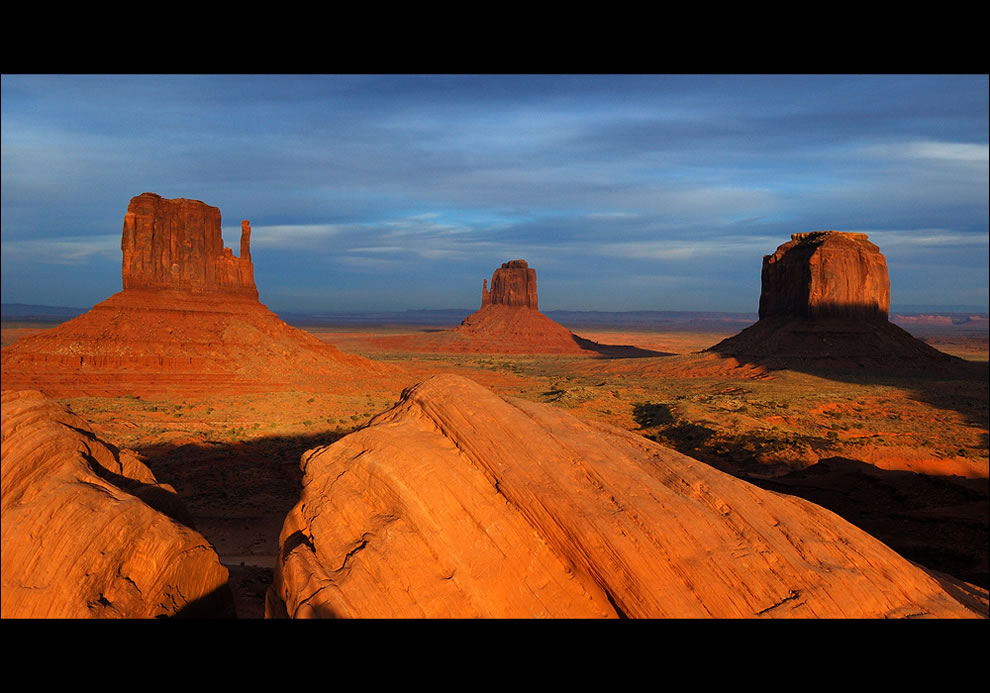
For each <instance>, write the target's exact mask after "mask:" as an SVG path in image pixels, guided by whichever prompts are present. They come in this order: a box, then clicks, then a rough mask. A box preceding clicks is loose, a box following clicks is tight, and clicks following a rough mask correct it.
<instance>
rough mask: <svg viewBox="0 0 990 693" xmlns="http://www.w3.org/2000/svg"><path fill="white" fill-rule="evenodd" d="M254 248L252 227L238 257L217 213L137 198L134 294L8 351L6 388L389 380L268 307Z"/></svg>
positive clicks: (131, 260)
mask: <svg viewBox="0 0 990 693" xmlns="http://www.w3.org/2000/svg"><path fill="white" fill-rule="evenodd" d="M250 236H251V228H250V224H249V223H248V222H247V221H244V222H243V223H242V224H241V256H240V257H234V256H233V253H232V251H231V250H230V249H229V248H224V247H223V239H222V235H221V219H220V210H219V209H217V208H216V207H211V206H209V205H207V204H204V203H202V202H199V201H197V200H185V199H177V200H167V199H165V198H162V197H160V196H159V195H155V194H154V193H144V194H142V195H138V196H137V197H135V198H133V199H132V200H131V202H130V205H129V206H128V210H127V214H126V215H125V217H124V228H123V235H122V240H121V249H122V251H123V262H122V279H123V286H124V289H123V291H121V292H119V293H117V294H114V295H113V296H111V297H110V298H108V299H107V300H106V301H103V302H102V303H99V304H97V305H96V306H94V307H93V309H92V310H90V311H89V312H88V313H85V314H83V315H80V316H79V317H77V318H75V319H73V320H69V321H68V322H65V323H63V324H61V325H59V326H58V327H56V328H54V329H52V330H48V331H46V332H43V333H41V334H38V335H35V336H32V337H27V338H24V339H21V340H18V341H17V342H16V343H15V344H12V345H11V346H9V347H6V348H5V349H4V350H3V353H2V357H0V364H2V371H3V382H4V387H5V388H7V389H37V390H41V391H42V392H44V393H45V394H48V395H51V396H58V397H74V396H120V395H131V394H138V395H144V396H166V397H167V396H174V395H203V394H214V393H217V392H225V393H232V392H245V391H261V392H264V391H271V390H284V389H288V388H290V387H295V388H297V389H298V388H302V389H305V388H314V387H320V386H321V385H324V384H326V383H329V382H333V381H335V380H339V379H340V378H354V377H363V376H366V375H374V374H376V373H379V374H380V373H382V372H383V371H384V370H385V369H386V368H387V367H386V366H384V365H380V364H375V363H374V362H372V361H369V360H367V359H363V358H360V357H357V356H351V355H347V354H342V353H340V352H339V351H337V349H336V348H335V347H333V346H332V345H329V344H325V343H323V342H321V341H320V340H319V339H317V338H316V337H314V336H313V335H311V334H308V333H306V332H303V331H302V330H298V329H296V328H294V327H291V326H289V325H287V324H285V323H284V322H282V321H281V320H279V319H278V316H277V315H275V314H274V313H272V312H271V311H270V310H268V308H266V307H265V306H264V305H262V304H261V303H260V302H259V301H258V291H257V289H256V288H255V284H254V267H253V265H252V263H251V251H250Z"/></svg>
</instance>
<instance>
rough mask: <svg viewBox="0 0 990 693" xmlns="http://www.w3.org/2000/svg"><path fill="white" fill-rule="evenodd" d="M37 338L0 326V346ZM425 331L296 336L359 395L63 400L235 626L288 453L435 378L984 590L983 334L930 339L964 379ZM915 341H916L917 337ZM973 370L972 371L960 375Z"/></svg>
mask: <svg viewBox="0 0 990 693" xmlns="http://www.w3.org/2000/svg"><path fill="white" fill-rule="evenodd" d="M47 327H49V325H40V324H38V323H30V324H28V323H19V324H18V323H5V324H4V325H3V326H2V344H3V346H6V345H7V344H10V343H12V342H13V341H15V340H16V339H18V338H20V337H23V336H26V335H28V334H33V333H34V332H37V331H39V330H40V329H44V328H47ZM436 329H438V328H436V327H428V328H427V327H423V328H418V327H411V326H408V325H403V326H391V327H373V328H372V327H361V328H350V327H339V328H327V327H320V328H310V329H309V331H311V332H312V333H314V334H315V335H316V336H318V337H319V338H320V339H323V340H324V341H328V342H331V343H333V344H335V345H336V346H337V348H338V349H340V350H341V351H343V352H348V353H354V354H359V355H362V356H366V357H368V358H371V359H375V360H380V361H386V362H389V363H394V364H396V365H398V366H400V367H401V369H402V370H401V375H396V376H395V377H391V378H389V379H387V380H382V381H381V382H380V383H377V384H376V385H375V386H374V387H372V388H363V389H358V388H355V387H354V386H352V385H351V384H349V383H346V382H342V383H340V387H339V388H334V391H333V392H316V393H314V392H279V393H269V394H253V395H238V396H220V395H218V396H214V397H206V398H189V399H181V400H168V401H164V400H151V399H141V398H137V397H121V398H73V399H64V400H61V401H62V402H63V403H64V404H66V405H68V406H69V407H70V408H71V409H72V410H73V411H75V412H76V413H77V414H79V415H81V416H83V417H85V418H86V419H88V420H89V421H90V422H91V423H92V425H93V428H94V430H95V431H96V432H97V434H98V435H100V436H101V437H102V438H103V439H104V440H105V441H107V442H109V443H112V444H114V445H116V446H118V447H120V448H129V449H132V450H134V451H136V452H138V453H139V454H140V455H141V456H142V457H143V458H144V459H145V461H146V463H147V464H148V466H149V467H150V468H151V469H152V470H153V471H154V473H155V475H156V476H157V477H158V479H159V480H160V481H162V482H165V483H169V484H172V485H173V486H174V487H175V488H176V490H177V491H178V493H179V495H180V496H181V498H182V499H183V501H184V502H185V504H186V506H187V508H188V509H189V511H190V513H191V515H192V517H193V519H194V522H195V526H196V529H198V530H199V531H200V532H202V533H203V534H204V535H205V536H206V537H207V539H209V540H210V541H211V542H212V543H213V545H214V546H215V547H216V549H217V552H218V553H219V554H220V557H221V560H222V561H223V562H224V563H225V564H226V565H227V566H228V568H229V569H230V573H231V586H232V588H233V590H234V594H235V599H236V606H237V610H238V614H239V616H240V617H242V618H257V617H261V616H262V615H263V613H264V592H265V589H266V588H267V586H268V584H270V582H271V579H272V567H273V564H274V556H275V554H276V551H277V543H278V534H279V531H280V529H281V525H282V521H283V519H284V518H285V515H286V513H287V512H288V511H289V509H290V508H291V507H292V505H293V504H294V503H295V502H296V499H297V498H298V495H299V489H300V483H301V472H300V470H299V468H298V461H299V457H300V455H301V454H302V453H303V452H304V451H306V450H308V449H310V448H313V447H316V446H320V445H327V444H330V443H332V442H334V441H335V440H337V439H338V438H340V437H341V436H343V435H346V434H347V433H349V432H350V431H352V430H354V429H355V428H357V427H360V426H362V425H363V424H364V423H366V422H367V421H368V420H369V419H370V418H371V417H373V416H374V415H375V414H377V413H379V412H381V411H383V410H385V409H387V408H388V407H389V406H391V405H392V404H393V403H394V402H395V401H396V400H397V399H398V397H399V394H400V393H401V391H402V390H403V389H404V388H405V387H408V386H410V385H413V384H415V383H417V382H419V381H421V380H423V379H424V378H425V377H427V376H429V375H431V374H434V373H440V372H454V373H459V374H462V375H465V376H467V377H469V378H472V379H474V380H476V381H477V382H479V383H481V384H483V385H486V386H488V387H490V388H492V389H493V390H494V391H495V392H497V393H499V394H501V395H506V396H512V397H521V398H524V399H528V400H532V401H537V402H545V403H549V404H551V405H553V406H557V407H560V408H562V409H565V410H567V411H570V412H571V413H573V414H574V415H576V416H578V417H582V418H587V419H595V420H599V421H604V422H607V423H610V424H612V425H614V426H618V427H620V428H624V429H627V430H632V431H637V432H639V433H641V434H643V435H646V436H648V437H650V438H652V439H654V440H656V441H658V442H660V443H662V444H664V445H669V446H671V447H673V448H676V449H677V450H679V451H681V452H683V453H685V454H688V455H691V456H693V457H696V458H698V459H700V460H702V461H704V462H707V463H708V464H711V465H712V466H714V467H717V468H719V469H721V470H723V471H725V472H728V473H730V474H733V475H736V476H739V477H741V478H744V479H747V480H749V481H751V482H752V483H756V484H758V485H760V486H763V487H764V488H768V489H770V490H774V491H778V492H782V493H791V494H795V495H800V496H802V497H805V498H807V499H809V500H812V501H813V502H816V503H818V504H820V505H823V506H825V507H827V508H829V509H831V510H832V511H833V512H836V513H837V514H839V515H841V516H843V517H845V518H846V519H847V520H849V521H851V522H853V523H854V524H857V525H859V526H860V527H862V528H863V529H865V530H866V531H868V532H870V533H871V534H873V535H874V536H876V537H878V538H880V539H881V540H882V541H884V542H885V543H887V544H888V545H890V546H891V547H892V548H894V549H895V550H896V551H898V552H900V553H901V554H902V555H904V556H906V557H907V558H909V559H911V560H913V561H915V562H917V563H920V564H922V565H924V566H925V567H927V568H931V569H934V570H937V571H942V572H945V573H949V574H951V575H954V576H955V577H959V578H962V579H964V580H967V581H969V582H972V583H974V584H978V585H981V586H982V587H988V586H990V579H988V553H987V543H988V542H987V539H988V537H987V534H988V498H990V482H988V423H987V422H988V346H987V338H986V336H972V335H959V334H957V333H947V334H938V333H929V334H925V335H924V338H925V339H926V340H927V341H928V342H929V344H931V345H932V346H935V347H936V348H939V349H941V350H943V351H945V352H947V353H951V354H953V355H956V356H960V357H962V358H964V359H966V360H967V361H968V362H969V364H968V366H967V369H968V371H967V372H966V374H965V376H959V377H955V378H953V379H944V378H938V377H934V376H930V375H928V374H924V373H919V374H917V375H916V376H914V375H912V376H904V377H873V376H871V375H870V374H868V373H860V374H853V375H846V376H836V375H827V376H826V375H823V374H821V373H815V372H812V371H810V370H809V371H808V372H801V371H791V370H784V371H772V372H768V371H766V370H763V369H761V368H759V367H757V366H751V365H740V364H737V363H735V362H734V361H732V360H726V359H721V358H719V357H717V356H714V355H710V354H698V353H695V352H698V351H699V350H701V349H704V348H706V347H708V346H711V345H713V344H715V343H717V342H718V341H720V340H721V339H723V338H725V337H729V336H731V334H732V332H726V333H714V332H691V331H674V332H650V331H632V330H624V331H623V330H603V329H601V328H596V329H593V330H592V329H589V330H581V329H578V328H577V327H574V328H572V329H574V331H575V332H576V333H578V334H580V335H581V336H582V337H585V338H588V339H592V340H595V341H597V342H600V343H603V344H621V345H633V346H638V347H641V348H644V349H650V350H654V351H658V352H662V353H665V354H669V355H668V356H661V357H652V358H624V359H618V358H616V359H608V358H591V357H585V356H528V355H512V356H501V355H490V354H441V353H422V352H421V353H412V352H402V351H398V350H395V349H393V348H392V347H391V346H390V344H391V343H393V340H391V339H390V338H391V337H395V336H401V335H409V334H417V333H425V332H429V331H435V330H436ZM919 336H921V335H919ZM970 371H971V372H970Z"/></svg>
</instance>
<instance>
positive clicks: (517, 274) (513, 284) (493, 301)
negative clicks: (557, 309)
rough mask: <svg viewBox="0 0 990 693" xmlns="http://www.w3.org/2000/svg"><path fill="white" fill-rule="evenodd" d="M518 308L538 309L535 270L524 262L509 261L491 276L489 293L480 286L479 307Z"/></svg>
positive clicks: (485, 286)
mask: <svg viewBox="0 0 990 693" xmlns="http://www.w3.org/2000/svg"><path fill="white" fill-rule="evenodd" d="M488 305H494V306H519V307H523V308H532V309H533V310H538V309H539V301H538V299H537V297H536V270H533V269H531V268H530V266H529V264H528V263H527V262H526V261H525V260H510V261H509V262H503V263H502V266H501V267H499V268H498V269H496V270H495V272H494V274H492V288H491V291H489V290H488V288H487V283H482V286H481V306H482V307H485V306H488Z"/></svg>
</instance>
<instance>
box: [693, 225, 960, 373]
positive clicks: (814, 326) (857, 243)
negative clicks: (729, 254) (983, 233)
mask: <svg viewBox="0 0 990 693" xmlns="http://www.w3.org/2000/svg"><path fill="white" fill-rule="evenodd" d="M889 308H890V280H889V279H888V276H887V261H886V260H885V259H884V256H883V255H882V254H881V253H880V249H879V248H877V246H876V245H874V244H873V243H870V242H869V241H868V240H867V236H866V234H863V233H844V232H840V231H814V232H811V233H795V234H792V235H791V240H790V241H789V242H788V243H784V244H783V245H781V246H780V247H779V248H777V250H776V251H775V252H774V253H773V254H772V255H767V256H764V258H763V273H762V292H761V294H760V312H759V315H760V319H759V321H758V322H756V323H755V324H754V325H752V326H750V327H747V328H746V329H745V330H743V331H742V332H740V333H739V334H738V335H735V336H734V337H730V338H728V339H725V340H723V341H721V342H719V343H718V344H716V345H715V346H713V347H711V348H710V349H708V351H712V352H716V353H719V354H723V355H727V356H734V357H736V358H737V359H740V360H742V361H746V362H756V363H759V364H760V365H762V366H766V367H770V368H795V367H798V368H799V367H802V366H815V367H824V368H833V367H834V368H841V369H847V368H852V369H858V368H869V369H870V370H871V371H884V372H896V371H899V370H905V369H906V370H914V369H917V368H918V367H919V366H920V365H927V366H933V367H941V368H948V369H952V368H953V367H954V366H956V365H958V364H959V363H960V362H961V360H960V359H957V358H955V357H954V356H949V355H948V354H944V353H942V352H940V351H938V350H937V349H934V348H932V347H930V346H928V345H927V344H925V343H924V342H922V341H920V340H918V339H916V338H914V337H912V336H911V335H910V334H908V333H907V332H905V331H904V330H902V329H901V328H899V327H897V326H896V325H894V324H893V323H891V322H889V321H888V319H887V313H888V310H889Z"/></svg>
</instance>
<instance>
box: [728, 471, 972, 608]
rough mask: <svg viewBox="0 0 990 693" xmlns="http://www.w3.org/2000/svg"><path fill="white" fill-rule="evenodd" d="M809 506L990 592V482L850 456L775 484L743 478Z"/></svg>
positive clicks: (930, 566)
mask: <svg viewBox="0 0 990 693" xmlns="http://www.w3.org/2000/svg"><path fill="white" fill-rule="evenodd" d="M743 478H745V479H746V480H747V481H749V482H750V483H752V484H754V485H756V486H759V487H760V488H764V489H767V490H770V491H776V492H778V493H786V494H789V495H793V496H798V497H800V498H804V499H806V500H809V501H811V502H812V503H815V504H817V505H820V506H822V507H824V508H828V509H829V510H831V511H832V512H834V513H835V514H837V515H839V516H841V517H843V518H844V519H846V520H848V521H849V522H851V523H852V524H854V525H856V526H857V527H859V528H861V529H863V530H865V531H866V532H868V533H869V534H871V535H872V536H874V537H876V538H877V539H879V540H880V541H882V542H884V543H885V544H887V545H888V546H890V547H891V548H892V549H894V551H896V552H898V553H899V554H901V555H902V556H904V557H905V558H908V559H910V560H912V561H915V562H917V563H920V564H921V565H923V566H925V567H926V568H932V569H934V570H937V571H940V572H943V573H948V574H949V575H952V576H954V577H957V578H960V579H962V580H965V581H967V582H971V583H973V584H976V585H980V586H981V587H984V588H990V575H988V572H990V571H988V566H990V558H988V549H987V539H988V536H987V532H988V530H987V527H988V523H990V512H988V508H990V505H988V500H990V481H988V480H987V479H964V478H962V477H955V476H954V477H946V476H931V475H927V474H916V473H914V472H906V471H890V470H884V469H878V468H877V467H874V466H873V465H871V464H867V463H865V462H860V461H858V460H854V459H849V458H845V457H832V458H828V459H823V460H821V461H820V462H819V463H818V464H814V465H811V466H810V467H807V468H805V469H802V470H800V471H794V472H791V473H790V474H786V475H784V476H781V477H776V478H773V479H761V478H756V477H747V476H744V477H743Z"/></svg>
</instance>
